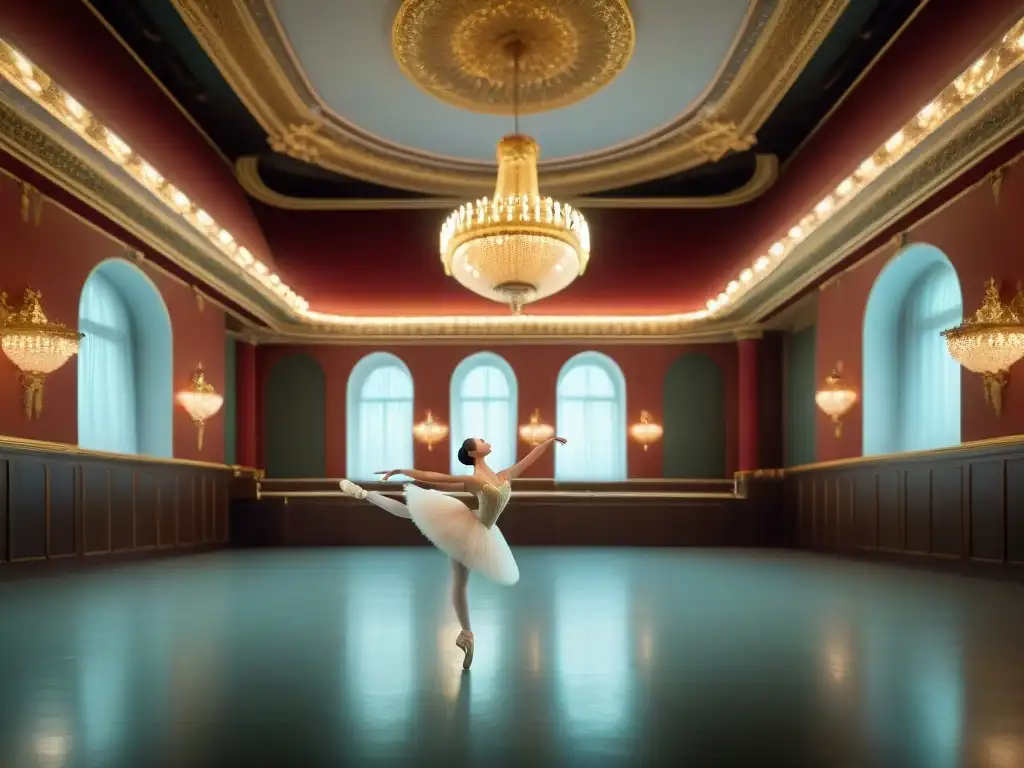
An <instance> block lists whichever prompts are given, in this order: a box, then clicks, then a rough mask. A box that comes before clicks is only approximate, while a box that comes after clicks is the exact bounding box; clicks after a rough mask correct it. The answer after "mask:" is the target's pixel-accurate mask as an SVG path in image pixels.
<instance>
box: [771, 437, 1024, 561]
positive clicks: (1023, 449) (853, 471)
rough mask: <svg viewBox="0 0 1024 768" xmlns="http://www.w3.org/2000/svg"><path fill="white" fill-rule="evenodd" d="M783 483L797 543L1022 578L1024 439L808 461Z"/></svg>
mask: <svg viewBox="0 0 1024 768" xmlns="http://www.w3.org/2000/svg"><path fill="white" fill-rule="evenodd" d="M785 484H786V491H785V496H786V497H787V498H796V499H797V502H798V505H799V508H798V514H797V521H798V522H797V523H796V528H797V533H798V540H799V542H800V546H803V547H806V548H810V549H821V550H827V551H840V552H849V553H857V552H861V553H876V554H878V555H885V556H894V557H906V558H909V559H911V560H914V561H918V562H921V561H927V562H933V563H937V564H940V565H942V566H943V567H948V568H954V569H956V570H964V571H969V572H979V573H983V574H984V575H990V574H992V573H995V574H1012V577H1013V578H1024V567H1022V566H1024V440H1009V439H1008V440H1002V441H993V442H992V443H991V444H976V445H965V446H962V447H961V448H959V449H950V450H944V451H936V452H934V453H920V454H905V455H902V456H891V457H878V458H866V459H861V460H853V461H847V462H835V463H830V464H824V465H821V466H819V467H814V466H810V467H805V468H800V469H796V470H790V471H788V472H787V474H786V477H785ZM833 489H834V490H833ZM847 489H852V490H849V491H848V490H847ZM847 503H849V509H848V508H847V507H846V506H845V505H846V504H847ZM823 519H825V520H830V521H831V520H832V519H835V520H836V521H837V523H836V524H835V525H831V524H830V525H828V526H825V527H822V526H821V525H820V524H814V523H812V521H821V520H823Z"/></svg>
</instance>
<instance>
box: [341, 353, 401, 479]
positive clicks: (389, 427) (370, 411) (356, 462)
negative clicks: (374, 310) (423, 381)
mask: <svg viewBox="0 0 1024 768" xmlns="http://www.w3.org/2000/svg"><path fill="white" fill-rule="evenodd" d="M412 393H413V386H412V374H411V373H409V369H408V368H407V367H406V365H405V363H403V362H402V361H401V360H399V359H398V358H397V357H395V356H394V355H391V354H388V353H386V352H374V353H372V354H369V355H367V356H366V357H364V358H363V359H362V360H360V361H359V362H358V363H357V364H356V367H355V368H353V369H352V375H351V376H349V379H348V399H347V412H348V419H347V421H348V429H347V437H348V440H347V442H346V445H345V454H346V464H347V469H348V476H349V477H350V478H352V479H354V480H374V479H378V478H377V477H376V475H375V474H374V473H375V472H381V471H384V470H388V469H408V468H411V467H412Z"/></svg>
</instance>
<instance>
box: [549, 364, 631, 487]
mask: <svg viewBox="0 0 1024 768" xmlns="http://www.w3.org/2000/svg"><path fill="white" fill-rule="evenodd" d="M556 393H557V397H558V413H557V416H556V420H555V423H556V425H557V430H558V434H559V435H561V436H562V437H564V438H565V439H566V440H567V441H568V443H567V444H566V445H560V446H558V447H557V448H556V449H555V479H557V480H595V481H598V482H615V481H619V480H625V479H626V379H625V378H624V377H623V375H622V371H621V370H620V369H619V366H618V365H616V364H615V361H614V360H612V359H611V358H610V357H608V356H606V355H602V354H600V353H598V352H581V353H580V354H578V355H576V356H575V357H573V358H571V359H570V360H569V361H568V362H566V364H565V365H563V366H562V370H561V372H560V373H559V374H558V385H557V390H556Z"/></svg>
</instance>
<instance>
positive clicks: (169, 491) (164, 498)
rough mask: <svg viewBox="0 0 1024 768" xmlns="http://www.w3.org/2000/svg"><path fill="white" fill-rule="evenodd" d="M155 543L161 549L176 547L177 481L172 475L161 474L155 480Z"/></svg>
mask: <svg viewBox="0 0 1024 768" xmlns="http://www.w3.org/2000/svg"><path fill="white" fill-rule="evenodd" d="M157 496H158V497H159V510H158V512H157V522H158V524H159V529H158V531H157V541H158V542H159V545H160V546H161V547H163V548H170V547H176V546H178V538H179V537H178V480H177V478H176V477H175V476H174V475H170V474H163V473H161V474H160V475H159V476H158V479H157Z"/></svg>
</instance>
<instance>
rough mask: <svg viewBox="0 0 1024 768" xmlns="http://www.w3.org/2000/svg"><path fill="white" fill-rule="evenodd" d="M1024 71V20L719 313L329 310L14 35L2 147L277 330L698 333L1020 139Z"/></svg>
mask: <svg viewBox="0 0 1024 768" xmlns="http://www.w3.org/2000/svg"><path fill="white" fill-rule="evenodd" d="M1022 70H1024V19H1022V20H1019V21H1018V22H1017V23H1016V24H1015V25H1014V27H1013V28H1011V29H1010V30H1009V31H1007V33H1006V34H1005V35H1004V36H1003V37H1002V38H1001V39H1000V40H999V41H998V42H997V43H995V44H994V45H993V46H992V48H990V49H989V50H988V51H986V52H985V54H984V55H982V56H981V57H979V59H978V60H977V61H975V62H974V63H973V64H971V65H970V66H969V67H968V68H967V69H966V70H965V71H964V72H963V73H961V74H960V76H959V77H957V78H956V80H955V81H954V82H952V83H950V84H949V85H948V86H947V87H946V88H944V89H943V90H942V91H941V92H940V93H938V94H936V96H935V98H934V99H933V100H932V101H931V102H929V103H928V104H925V105H922V108H921V109H920V111H919V112H918V114H916V115H915V116H913V117H912V118H911V119H910V120H909V121H908V122H907V123H905V124H904V125H903V126H902V127H901V128H900V129H899V130H898V131H897V132H896V133H894V134H893V135H892V136H891V137H890V138H889V139H888V140H886V141H885V142H884V143H883V144H882V145H880V146H879V147H878V148H877V149H876V150H875V151H874V152H872V153H871V154H870V155H869V156H868V157H866V158H865V159H864V160H863V162H861V164H860V165H859V166H858V167H857V168H855V169H853V170H852V171H851V173H850V175H849V176H848V177H847V178H846V179H844V180H843V181H842V182H840V184H839V185H838V186H837V187H836V188H835V189H834V190H831V191H828V192H827V193H826V194H825V197H824V198H823V199H822V200H821V201H820V202H819V203H818V204H817V205H814V207H813V209H812V210H809V211H808V212H806V213H805V214H804V215H803V217H802V218H800V219H799V220H797V221H794V222H791V223H792V227H791V229H790V230H789V234H788V235H787V236H785V237H783V238H781V239H780V240H779V242H777V243H776V244H775V245H773V246H772V248H770V249H769V250H768V253H767V254H763V255H760V256H757V257H756V260H754V263H753V264H752V268H748V269H744V270H743V272H742V273H740V275H739V276H738V278H737V280H735V281H732V282H731V283H730V284H729V286H728V287H727V289H726V291H725V292H723V293H722V294H721V295H720V296H719V298H718V299H715V300H710V301H709V302H708V309H706V310H704V309H701V310H695V311H689V312H680V313H673V314H663V315H656V316H645V315H627V316H610V315H591V316H583V315H574V316H550V315H549V316H542V315H520V316H512V315H501V316H494V315H492V316H477V317H437V316H427V317H422V316H421V317H367V316H351V315H339V314H330V313H324V312H318V311H316V310H314V309H311V308H310V307H309V305H308V303H307V302H306V301H305V299H303V298H302V297H301V296H299V295H298V294H296V293H295V292H294V291H293V290H292V289H291V288H290V287H289V286H288V285H287V283H286V282H285V281H284V280H283V279H282V278H281V276H279V275H277V274H276V273H274V272H273V271H272V270H270V268H268V267H267V265H265V264H262V263H260V262H258V261H257V260H255V259H254V258H253V256H252V254H251V253H249V252H248V251H247V250H246V249H245V247H244V246H242V245H240V244H239V243H237V242H236V241H235V240H234V238H233V236H232V235H231V233H230V232H228V231H227V230H225V229H223V228H222V227H220V226H219V225H218V223H217V222H216V221H214V220H213V219H212V217H210V216H209V214H207V213H205V212H203V211H201V210H199V209H198V208H197V207H196V206H195V204H194V203H191V202H190V201H189V200H188V198H187V197H186V196H185V194H184V193H183V192H182V191H181V190H177V189H175V188H174V187H172V186H170V185H169V184H168V182H167V181H166V180H165V179H164V178H163V176H162V175H161V174H160V172H159V169H157V168H154V167H152V166H150V165H149V164H148V163H147V162H146V161H145V159H144V158H143V157H140V156H139V155H138V154H136V153H135V152H134V151H133V150H132V149H131V147H129V146H127V145H126V144H125V143H124V141H123V140H121V139H120V138H119V137H117V135H116V134H115V133H113V132H112V131H111V130H110V129H109V128H107V127H106V126H104V125H103V124H102V123H100V122H99V121H98V120H97V119H96V118H95V116H93V115H92V114H91V113H90V112H89V111H88V110H87V109H86V108H85V107H84V106H83V105H82V104H80V103H78V102H77V101H76V100H75V99H74V97H73V95H72V94H68V93H67V92H65V91H63V90H62V89H61V88H60V86H59V85H58V84H57V83H54V82H53V81H52V80H51V79H50V78H49V76H48V75H47V74H46V73H45V72H44V71H42V70H40V69H39V68H38V67H36V66H35V65H34V64H33V63H32V62H30V61H29V60H27V59H26V58H25V57H24V56H22V55H20V54H19V53H18V52H17V51H15V50H14V49H13V48H11V47H10V46H8V45H7V44H6V43H5V42H4V41H3V40H0V77H2V80H0V104H3V106H4V110H0V146H2V147H3V148H6V149H9V151H12V152H13V153H14V154H15V156H17V157H19V159H22V160H23V161H24V162H26V163H28V164H29V165H31V166H32V167H34V168H36V169H37V170H39V171H40V172H41V173H44V174H46V175H47V176H48V177H50V178H52V179H54V180H55V181H56V182H57V183H60V184H62V185H63V186H64V187H65V188H66V189H68V190H69V191H70V192H72V193H73V194H76V195H78V196H79V197H81V198H82V199H84V200H86V202H89V203H90V204H91V205H93V206H94V207H95V208H96V209H97V210H100V211H101V212H103V213H104V214H105V215H107V216H109V217H110V218H111V219H113V220H114V221H116V222H118V223H119V224H121V225H122V226H124V227H125V228H126V229H128V230H129V231H131V232H133V233H135V234H137V235H138V236H139V237H140V238H142V239H143V240H145V241H146V242H147V243H151V244H153V247H154V248H158V249H159V250H161V252H163V253H166V254H168V255H171V256H172V257H173V258H174V259H175V260H176V261H177V263H180V264H181V265H182V266H183V267H185V268H186V269H189V270H190V271H191V272H192V273H193V274H196V275H197V276H198V277H199V278H200V279H202V280H204V281H206V282H209V283H210V284H211V285H214V286H220V285H226V284H231V283H237V284H238V288H237V289H236V290H234V292H233V293H232V294H230V295H231V297H232V299H233V300H237V301H238V303H239V304H240V305H241V306H244V307H245V308H246V309H248V310H250V311H253V313H254V314H257V315H258V316H261V317H268V315H271V314H272V313H273V314H272V316H270V317H268V319H267V322H268V324H269V325H270V326H271V328H272V329H273V331H274V333H275V334H276V336H275V338H277V339H285V338H291V337H294V338H298V339H307V338H310V337H316V338H319V339H322V340H324V341H325V342H330V341H333V342H347V343H362V344H374V343H375V344H381V343H390V342H406V341H408V342H415V343H423V342H427V343H446V342H451V341H452V340H453V339H457V340H460V341H465V340H468V339H473V340H484V339H488V340H499V341H505V342H552V343H557V342H566V341H584V340H585V341H593V340H601V341H602V342H608V343H643V342H648V341H669V340H671V341H676V342H682V341H688V340H697V341H699V340H702V339H712V338H717V336H716V334H722V333H726V332H728V333H732V332H733V331H735V330H736V329H737V328H741V329H742V328H743V327H747V326H749V325H750V324H751V323H752V320H753V319H756V317H758V316H763V309H764V307H765V306H775V305H777V303H778V302H779V301H780V300H784V299H785V298H787V297H788V296H790V295H792V292H793V291H795V290H798V289H799V288H795V287H794V285H795V284H797V283H799V282H800V281H801V280H803V281H805V282H806V281H810V280H813V279H814V277H815V276H816V275H818V274H820V273H821V272H822V271H823V270H824V269H827V268H828V265H830V264H832V263H834V262H835V260H836V259H839V258H843V257H845V255H847V254H849V253H851V252H852V251H853V250H855V249H856V248H858V247H860V246H861V245H862V244H864V243H866V242H868V241H869V240H870V239H871V238H873V237H875V236H877V235H878V234H880V233H881V232H882V231H883V230H885V229H886V228H887V227H889V226H891V224H892V222H893V221H895V220H896V218H898V217H899V216H900V215H903V214H906V213H907V212H910V211H911V210H912V209H913V208H914V207H916V206H917V205H919V204H920V203H921V202H922V201H923V200H925V199H926V198H927V197H928V196H929V195H931V194H933V193H934V192H935V191H936V190H938V189H939V188H940V187H942V186H943V185H944V184H947V183H949V181H950V180H951V179H954V178H956V176H958V175H959V174H961V173H963V172H964V171H966V170H967V169H969V168H970V167H971V166H972V165H974V164H975V163H976V162H977V161H978V160H979V159H980V158H981V157H983V156H984V155H986V154H988V153H990V152H991V151H993V149H995V148H997V147H998V146H1000V145H1001V144H1003V143H1005V142H1006V141H1007V140H1008V139H1010V138H1012V137H1014V136H1016V135H1019V134H1020V132H1021V131H1022V130H1024V78H1022V77H1021V72H1022ZM22 115H25V118H24V119H23V118H22ZM40 126H42V127H40ZM780 223H781V222H780ZM748 257H749V258H751V259H752V260H753V259H754V256H753V255H752V254H748ZM225 274H229V277H228V278H227V279H224V278H223V277H222V276H223V275H225ZM218 289H219V288H218ZM235 297H237V299H236V298H235ZM267 309H269V310H270V311H269V312H268V311H267ZM279 318H281V319H279Z"/></svg>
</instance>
